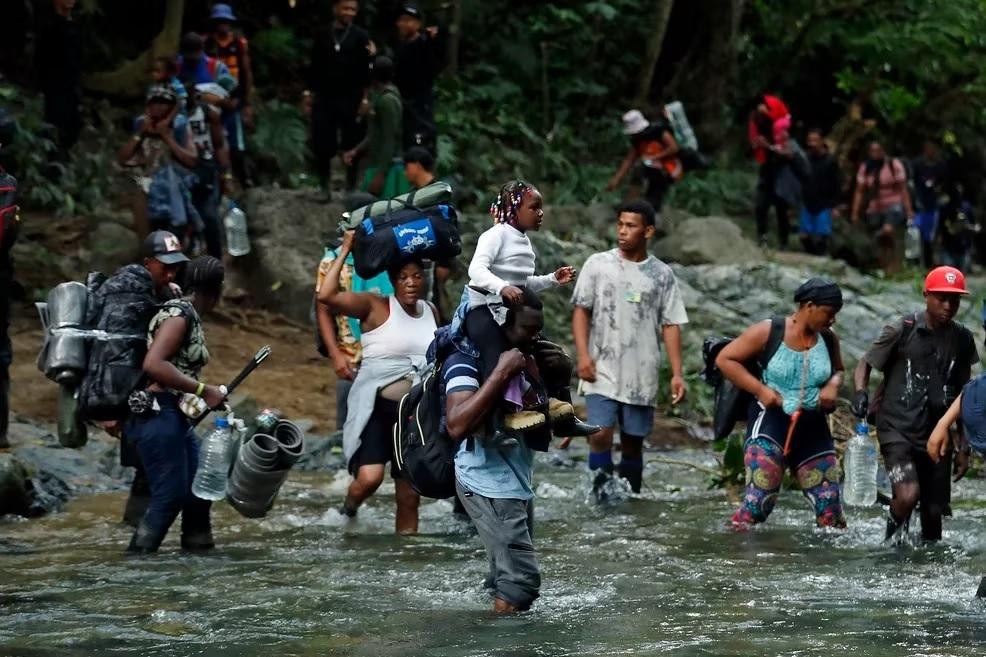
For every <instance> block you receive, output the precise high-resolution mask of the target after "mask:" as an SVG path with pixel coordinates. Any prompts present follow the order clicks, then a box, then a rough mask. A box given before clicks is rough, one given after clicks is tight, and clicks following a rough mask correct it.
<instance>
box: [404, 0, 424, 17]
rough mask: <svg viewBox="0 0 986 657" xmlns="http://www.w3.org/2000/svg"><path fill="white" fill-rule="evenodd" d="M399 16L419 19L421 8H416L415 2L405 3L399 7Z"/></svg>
mask: <svg viewBox="0 0 986 657" xmlns="http://www.w3.org/2000/svg"><path fill="white" fill-rule="evenodd" d="M400 15H401V16H413V17H414V18H417V19H420V18H421V8H420V7H418V3H416V2H405V3H403V4H402V5H401V13H400Z"/></svg>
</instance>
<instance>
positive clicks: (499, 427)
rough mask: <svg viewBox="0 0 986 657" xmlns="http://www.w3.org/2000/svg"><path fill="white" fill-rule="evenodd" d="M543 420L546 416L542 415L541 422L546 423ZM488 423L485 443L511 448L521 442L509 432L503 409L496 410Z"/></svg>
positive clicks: (491, 445) (486, 444)
mask: <svg viewBox="0 0 986 657" xmlns="http://www.w3.org/2000/svg"><path fill="white" fill-rule="evenodd" d="M543 420H544V418H543V416H542V422H541V424H544V421H543ZM487 424H488V425H489V429H488V433H487V434H486V437H485V438H483V441H482V442H483V445H485V446H487V447H495V448H510V447H516V446H517V445H519V444H520V443H519V442H518V440H517V439H516V438H515V437H513V436H512V435H510V433H509V432H508V430H507V428H506V422H505V419H504V415H503V413H502V412H501V411H499V410H497V411H495V412H494V413H493V414H492V415H491V416H490V420H489V422H488V423H487Z"/></svg>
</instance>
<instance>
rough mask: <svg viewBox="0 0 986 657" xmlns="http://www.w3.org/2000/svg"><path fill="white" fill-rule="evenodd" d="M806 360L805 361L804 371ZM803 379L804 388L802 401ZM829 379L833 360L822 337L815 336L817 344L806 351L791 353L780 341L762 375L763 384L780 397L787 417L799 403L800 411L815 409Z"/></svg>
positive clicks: (792, 351)
mask: <svg viewBox="0 0 986 657" xmlns="http://www.w3.org/2000/svg"><path fill="white" fill-rule="evenodd" d="M805 358H807V359H808V369H807V372H805ZM802 377H804V386H805V389H804V397H803V398H802V396H801V381H802ZM830 378H832V360H831V359H830V358H829V350H828V347H826V346H825V340H824V339H823V338H822V336H818V342H817V343H816V344H815V346H814V347H812V348H811V349H809V350H808V351H807V352H803V351H794V350H793V349H791V348H790V347H788V346H787V345H786V344H784V343H783V342H782V343H781V345H780V346H779V347H778V348H777V352H776V353H775V354H774V356H773V358H771V359H770V362H769V363H767V368H766V369H765V370H764V373H763V382H764V383H765V384H767V385H768V386H769V387H771V388H773V389H774V390H776V391H777V392H779V393H780V394H781V398H782V399H783V400H784V412H785V413H787V414H788V415H791V414H792V413H794V412H795V411H796V410H798V407H799V404H798V401H799V400H800V401H801V404H800V407H801V408H802V409H804V410H817V409H818V398H819V394H820V393H821V390H822V388H823V387H824V386H825V384H826V383H828V381H829V379H830Z"/></svg>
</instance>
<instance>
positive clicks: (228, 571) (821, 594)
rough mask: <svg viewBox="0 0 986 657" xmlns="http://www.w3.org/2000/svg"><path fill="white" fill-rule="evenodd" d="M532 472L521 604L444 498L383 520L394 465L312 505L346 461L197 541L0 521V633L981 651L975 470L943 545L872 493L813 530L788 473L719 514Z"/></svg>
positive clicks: (658, 650)
mask: <svg viewBox="0 0 986 657" xmlns="http://www.w3.org/2000/svg"><path fill="white" fill-rule="evenodd" d="M675 456H676V457H678V458H685V459H691V460H694V461H696V462H707V461H708V457H707V456H705V455H703V454H701V453H697V452H682V453H679V454H677V455H675ZM537 480H538V486H539V493H540V498H539V500H538V506H537V530H536V538H535V543H536V544H537V546H538V548H539V551H540V555H541V564H542V571H543V579H544V588H543V589H542V598H541V599H540V600H539V601H538V603H537V604H536V605H535V608H534V610H533V611H531V612H529V613H526V614H521V615H518V616H515V617H510V618H494V617H493V616H492V615H491V614H490V613H489V612H488V611H487V610H488V609H489V607H490V600H489V598H488V597H487V596H486V595H485V594H484V593H483V592H482V591H481V587H480V583H481V580H482V578H483V575H484V572H483V568H484V564H485V559H484V558H483V556H482V547H481V545H480V543H479V541H478V539H477V538H476V537H475V536H473V535H472V534H471V533H470V530H469V528H468V527H467V526H466V525H464V524H462V523H461V522H460V521H458V520H455V519H454V518H453V517H452V515H451V505H450V504H449V503H448V502H432V503H427V504H425V505H424V506H423V507H422V522H421V529H422V534H421V535H420V536H416V537H413V538H399V537H396V536H394V535H393V534H392V526H393V487H392V486H388V487H387V488H385V489H384V491H383V494H382V495H380V496H378V497H376V498H375V499H373V500H371V502H370V505H369V507H367V508H365V509H363V510H362V511H361V513H360V517H359V519H358V520H356V521H355V522H353V523H351V524H345V523H341V522H339V520H338V517H337V516H336V515H335V514H334V512H332V513H328V514H327V513H325V511H326V509H328V508H330V507H334V506H338V504H339V503H340V501H341V499H342V495H343V493H344V490H345V483H346V482H345V479H344V478H343V477H342V476H336V477H331V476H330V475H324V474H323V475H306V476H298V475H295V476H293V478H292V480H291V481H289V482H288V485H287V486H286V487H285V489H284V490H283V491H282V494H281V498H280V499H279V501H278V503H277V505H276V506H275V508H274V510H273V511H272V513H271V515H270V517H268V518H267V519H264V520H261V521H254V520H246V519H243V518H241V517H239V516H238V515H236V513H235V512H234V511H233V510H232V509H231V508H230V507H228V506H227V505H225V504H222V505H220V506H218V507H217V508H216V510H215V511H214V514H213V518H214V520H213V522H214V527H215V530H216V531H215V533H216V539H217V543H219V545H220V547H219V549H217V550H216V551H215V553H214V554H211V555H209V556H205V557H202V556H190V555H183V554H181V553H180V552H179V551H178V549H177V539H178V537H177V531H173V535H170V536H169V537H168V539H167V541H166V542H165V545H164V549H163V551H162V553H160V554H159V555H157V556H154V557H150V558H126V557H124V556H123V548H124V547H125V545H126V543H127V541H128V539H129V531H128V530H127V529H126V528H124V527H123V526H121V525H120V524H119V523H118V518H119V512H120V510H121V508H122V503H123V495H122V494H109V495H100V496H89V497H86V498H82V499H79V500H77V501H75V502H74V503H72V504H71V505H70V506H69V507H68V509H67V510H66V511H65V512H63V513H59V514H56V515H53V516H51V517H49V518H46V519H42V520H36V521H30V522H27V521H13V522H9V523H4V524H2V525H0V654H2V655H18V656H21V655H23V656H41V655H45V656H48V655H100V654H107V655H207V656H213V655H257V656H263V657H268V656H270V657H273V656H277V657H281V656H289V655H360V656H363V655H366V656H390V655H394V656H401V657H405V656H411V655H429V656H438V655H441V656H445V655H448V656H466V655H469V656H480V655H503V656H507V655H510V656H531V657H534V656H551V655H559V656H560V655H587V656H588V655H592V656H597V655H656V654H661V655H716V656H737V657H739V656H742V657H750V656H760V655H771V656H772V655H799V656H813V655H820V656H821V655H824V656H826V657H828V656H830V655H841V654H851V655H873V656H876V655H881V656H882V655H887V656H888V657H889V656H891V655H893V656H905V655H915V656H916V655H943V656H944V655H948V656H953V655H954V656H958V655H980V656H981V655H983V654H986V609H984V608H983V607H981V606H980V605H979V603H978V602H975V601H974V594H975V590H976V587H977V585H978V583H979V579H980V576H981V575H982V574H983V573H984V572H986V482H984V481H967V482H963V483H962V484H960V485H959V487H958V489H957V492H956V494H955V500H954V504H953V506H954V510H955V517H954V518H952V519H951V520H949V521H946V526H945V540H944V542H943V543H942V544H941V545H939V546H934V547H913V546H912V547H900V548H888V547H884V546H882V545H881V543H880V539H881V538H882V524H883V520H882V511H881V510H880V509H879V508H876V507H874V508H873V509H867V510H864V511H852V512H851V516H850V522H851V528H850V529H849V531H847V532H830V531H821V530H816V529H814V527H813V522H812V518H811V514H810V512H809V510H808V508H807V506H806V505H805V504H804V502H803V501H802V498H801V497H800V494H797V493H794V492H785V493H783V494H782V497H781V500H780V503H779V505H778V508H777V510H776V511H775V513H774V515H773V516H772V517H771V519H770V522H769V523H768V524H767V526H766V527H762V528H760V529H758V530H756V531H752V532H748V533H733V532H731V531H728V530H727V529H726V528H725V520H726V519H727V518H728V517H729V515H730V514H731V512H732V506H733V505H732V504H731V503H730V502H729V501H727V500H726V497H725V495H724V493H722V492H720V491H711V492H710V491H708V490H706V487H705V482H704V479H703V475H702V474H700V473H698V472H696V471H693V470H690V469H686V468H681V467H678V466H669V465H659V466H656V467H653V466H652V467H649V469H648V473H647V476H646V482H647V484H648V490H647V491H646V492H645V494H644V495H643V496H641V497H640V498H636V499H629V500H626V501H623V502H621V503H618V504H615V505H613V506H610V507H598V506H593V505H589V504H587V503H586V502H585V486H586V481H585V474H584V472H583V471H582V470H581V468H577V469H566V468H560V467H551V466H547V465H539V466H538V471H537ZM176 529H177V527H176V528H175V530H176Z"/></svg>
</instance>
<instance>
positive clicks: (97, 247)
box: [87, 221, 140, 276]
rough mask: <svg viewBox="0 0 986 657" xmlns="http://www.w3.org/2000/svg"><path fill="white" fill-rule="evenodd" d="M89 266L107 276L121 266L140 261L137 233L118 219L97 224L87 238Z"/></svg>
mask: <svg viewBox="0 0 986 657" xmlns="http://www.w3.org/2000/svg"><path fill="white" fill-rule="evenodd" d="M87 247H88V251H89V254H90V255H89V262H88V265H89V268H90V269H92V270H93V271H101V272H103V273H104V274H106V275H107V276H109V275H110V274H112V273H113V272H115V271H116V270H117V269H119V268H120V267H123V266H124V265H127V264H130V263H131V262H138V260H139V253H140V248H139V247H140V242H139V240H138V239H137V233H135V232H134V231H133V230H131V229H130V228H127V227H125V226H123V225H121V224H120V223H117V222H116V221H101V222H98V223H96V224H95V226H94V227H93V229H92V230H91V231H90V232H89V235H88V238H87Z"/></svg>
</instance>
